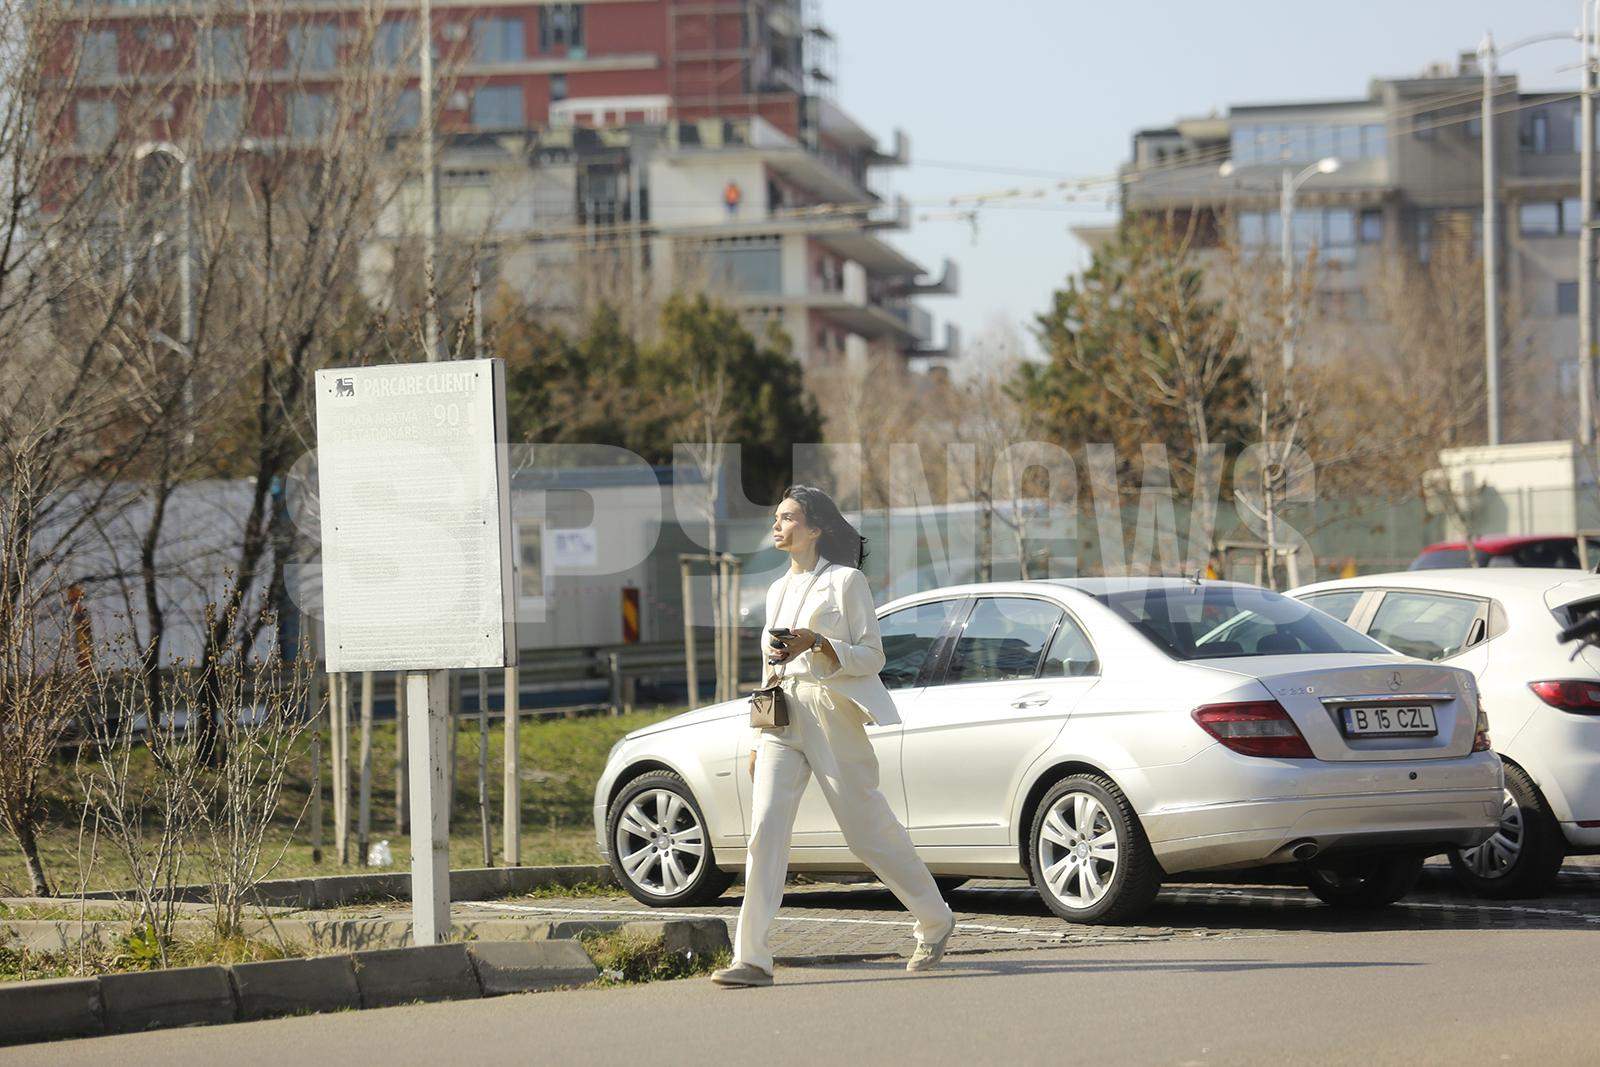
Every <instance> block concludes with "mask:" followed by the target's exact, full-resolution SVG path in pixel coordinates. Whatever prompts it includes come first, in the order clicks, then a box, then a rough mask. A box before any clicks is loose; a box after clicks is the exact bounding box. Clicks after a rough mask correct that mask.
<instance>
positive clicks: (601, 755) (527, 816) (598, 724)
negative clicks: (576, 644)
mask: <svg viewBox="0 0 1600 1067" xmlns="http://www.w3.org/2000/svg"><path fill="white" fill-rule="evenodd" d="M388 684H389V682H388V681H387V680H380V682H379V693H380V694H385V693H386V689H385V687H386V686H387V685H388ZM680 710H681V709H678V708H656V709H654V710H649V711H635V712H633V713H631V714H628V715H618V716H612V715H589V716H582V717H578V718H573V719H566V718H549V719H524V720H523V723H522V727H521V730H520V731H519V734H518V743H519V747H520V750H521V751H520V753H519V763H520V767H521V773H522V788H521V796H522V835H521V836H522V841H521V844H522V862H523V863H525V864H571V863H598V862H599V861H600V857H599V856H598V854H597V853H596V851H595V847H594V833H593V830H592V829H591V819H592V813H591V810H590V805H591V804H592V803H593V799H594V783H595V780H596V779H597V778H599V776H600V772H601V770H602V769H603V768H604V766H605V759H606V754H607V753H608V752H609V751H610V750H611V746H612V744H613V743H614V742H615V741H616V740H617V739H618V738H620V737H621V736H622V735H623V734H625V733H628V732H629V731H630V730H637V729H639V728H640V727H641V726H648V725H650V724H651V723H655V722H659V721H661V720H662V719H664V718H667V717H669V716H671V715H675V714H677V713H678V712H679V711H680ZM358 730H359V727H358V724H356V723H355V722H352V724H351V734H352V737H351V748H352V749H355V747H356V744H357V741H358V737H357V736H355V735H357V734H358ZM323 740H324V743H323V761H324V765H323V774H322V789H323V819H324V821H325V826H324V828H323V835H322V842H323V853H322V859H321V861H320V862H318V861H316V860H314V859H313V858H312V851H311V838H312V829H311V826H310V824H309V819H310V809H309V806H308V803H307V801H308V798H309V796H310V793H311V765H310V762H311V761H310V737H309V735H308V736H307V737H305V738H303V739H302V743H301V746H300V751H299V753H298V755H297V757H296V759H295V763H294V766H293V767H292V768H291V770H290V772H289V774H288V776H287V777H286V779H285V782H284V788H283V795H282V797H281V798H280V802H279V806H278V818H277V824H276V826H275V827H274V831H273V834H272V835H271V837H270V838H269V840H268V842H267V849H266V853H265V856H266V859H267V860H268V861H269V862H270V861H276V866H275V868H274V869H273V871H272V873H271V874H270V875H269V876H268V877H271V878H296V877H305V876H309V875H328V874H349V873H355V872H357V871H361V870H363V869H364V868H362V867H361V865H360V863H359V861H358V858H357V857H356V856H354V855H352V856H351V857H350V859H351V862H350V863H349V864H347V865H341V864H340V863H339V861H338V856H337V855H335V854H334V852H333V830H332V825H331V820H332V816H333V803H332V796H331V792H330V790H331V784H330V774H329V771H328V766H327V760H328V746H327V739H326V737H324V739H323ZM479 747H480V743H479V735H478V729H477V722H476V720H475V719H473V718H471V717H464V718H461V719H459V720H458V733H457V741H456V759H455V767H456V775H455V789H454V791H453V796H452V799H453V807H452V809H451V819H450V825H451V841H450V864H451V866H452V867H480V866H482V865H483V848H482V843H481V833H482V831H481V828H480V824H479V820H478V805H477V794H478V784H477V783H478V778H477V774H478V752H479ZM487 747H488V752H489V815H490V837H491V840H492V842H493V846H494V862H495V863H497V864H498V863H502V862H504V857H503V855H502V854H501V852H500V843H501V839H502V833H501V826H500V810H501V797H502V792H501V788H500V786H501V780H502V775H503V770H502V768H503V766H504V764H503V760H502V753H503V752H504V743H503V730H502V727H501V726H500V725H499V724H493V725H491V727H490V729H489V732H488V746H487ZM394 754H395V729H394V723H393V722H383V723H378V724H375V725H374V727H373V737H372V767H373V782H372V835H371V840H372V842H373V843H376V842H378V841H380V840H388V841H389V845H390V848H391V850H392V851H393V853H394V865H393V866H392V867H388V868H383V869H385V870H394V871H406V870H409V869H410V865H411V854H410V847H409V846H410V842H409V839H408V838H407V837H406V836H404V835H400V834H397V833H395V829H394V817H395V815H394V813H395V805H394V800H395V777H394ZM64 758H65V759H66V760H68V761H70V759H71V757H70V756H67V757H64ZM352 792H353V790H352ZM351 808H352V810H354V808H355V798H354V797H353V796H352V802H351ZM47 814H48V822H47V825H46V826H45V828H44V830H43V832H42V834H41V841H40V844H41V854H42V855H41V858H42V860H43V862H44V866H45V870H46V872H47V874H48V876H49V877H50V879H51V881H52V882H53V883H54V884H55V886H56V888H57V890H58V891H60V892H73V891H77V890H80V889H82V890H93V889H110V888H118V887H121V886H125V885H127V884H128V882H129V876H128V872H127V871H126V869H125V868H124V867H123V865H122V864H121V861H120V860H119V859H118V858H117V857H116V856H115V855H113V854H111V853H110V852H109V850H108V849H107V848H106V845H105V842H103V841H102V842H101V843H100V844H99V846H98V849H97V853H96V854H94V855H90V854H89V850H90V842H89V840H88V839H87V838H84V839H82V840H81V841H80V838H79V833H78V824H79V819H80V815H81V800H80V798H79V796H78V793H77V785H76V781H75V777H74V772H73V767H72V765H71V763H70V762H63V763H58V764H56V765H54V766H53V767H52V768H51V769H50V781H49V793H48V798H47ZM296 820H299V825H298V826H296ZM354 847H355V840H354V831H353V829H352V834H351V848H352V852H353V850H354ZM280 855H281V857H282V858H281V860H280V859H279V857H280ZM181 880H183V881H193V882H199V881H203V880H204V878H203V876H202V872H201V870H200V869H199V867H198V866H197V865H191V867H190V868H189V869H186V870H185V871H184V872H183V877H182V879H181ZM27 893H28V878H27V872H26V869H25V868H24V866H23V861H22V856H21V854H20V852H19V851H18V850H17V847H16V842H15V841H13V840H12V839H11V837H10V836H9V835H0V896H23V895H26V894H27Z"/></svg>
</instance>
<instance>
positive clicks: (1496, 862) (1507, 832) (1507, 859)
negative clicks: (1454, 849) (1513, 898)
mask: <svg viewBox="0 0 1600 1067" xmlns="http://www.w3.org/2000/svg"><path fill="white" fill-rule="evenodd" d="M1522 842H1523V826H1522V805H1520V804H1518V803H1517V798H1516V797H1514V796H1512V795H1511V790H1509V789H1507V790H1506V791H1505V797H1504V799H1503V800H1502V802H1501V806H1500V828H1499V829H1498V830H1496V831H1495V832H1494V836H1493V837H1491V838H1489V840H1487V841H1485V842H1484V843H1483V844H1481V845H1478V846H1476V847H1474V848H1464V849H1462V850H1461V862H1462V863H1463V864H1465V865H1466V867H1467V869H1468V870H1469V871H1471V872H1472V873H1473V874H1475V875H1477V876H1478V877H1479V878H1504V877H1505V876H1506V874H1508V873H1509V872H1510V871H1511V870H1512V869H1513V868H1514V867H1516V865H1517V859H1518V858H1519V857H1520V856H1521V855H1522Z"/></svg>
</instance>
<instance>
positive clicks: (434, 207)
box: [417, 0, 441, 362]
mask: <svg viewBox="0 0 1600 1067" xmlns="http://www.w3.org/2000/svg"><path fill="white" fill-rule="evenodd" d="M417 32H418V33H419V34H421V36H422V41H421V43H420V45H419V46H418V51H419V56H418V58H419V60H420V63H421V71H420V73H421V81H420V83H419V84H418V86H417V108H418V110H419V111H420V112H421V115H419V116H418V117H419V118H420V119H421V121H422V201H423V211H422V215H423V219H422V279H423V284H424V285H425V286H426V288H427V292H425V293H424V294H423V308H422V316H423V322H422V327H423V337H424V340H425V343H426V344H427V348H428V360H429V362H432V361H434V360H437V359H439V358H440V357H441V353H440V348H439V345H440V336H439V166H438V161H437V159H436V158H435V150H434V133H435V130H434V126H435V122H434V106H433V3H432V0H420V3H419V5H418V12H417Z"/></svg>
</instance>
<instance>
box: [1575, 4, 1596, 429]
mask: <svg viewBox="0 0 1600 1067" xmlns="http://www.w3.org/2000/svg"><path fill="white" fill-rule="evenodd" d="M1596 33H1600V0H1593V2H1591V0H1584V3H1583V31H1582V34H1581V39H1580V45H1579V53H1580V56H1581V58H1582V68H1583V93H1582V97H1581V100H1582V103H1581V105H1580V107H1579V116H1580V119H1579V121H1580V123H1581V125H1582V127H1583V131H1582V133H1581V134H1580V142H1581V145H1582V149H1581V151H1582V157H1581V163H1580V166H1579V170H1578V205H1579V206H1578V213H1579V214H1578V218H1579V226H1578V440H1579V441H1580V442H1581V443H1582V444H1584V445H1586V446H1587V445H1592V444H1594V411H1593V404H1594V338H1595V319H1594V311H1595V308H1594V93H1595V58H1596V57H1595V51H1596V50H1595V34H1596Z"/></svg>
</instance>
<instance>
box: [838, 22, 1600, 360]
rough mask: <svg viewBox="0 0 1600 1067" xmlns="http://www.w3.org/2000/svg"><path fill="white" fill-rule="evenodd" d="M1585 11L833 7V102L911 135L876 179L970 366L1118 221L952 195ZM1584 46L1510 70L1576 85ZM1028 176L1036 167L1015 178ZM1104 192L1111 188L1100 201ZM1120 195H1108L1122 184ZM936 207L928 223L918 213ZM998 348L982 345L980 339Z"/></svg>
mask: <svg viewBox="0 0 1600 1067" xmlns="http://www.w3.org/2000/svg"><path fill="white" fill-rule="evenodd" d="M1581 9H1582V0H1342V2H1341V3H1337V4H1334V3H1325V2H1323V3H1308V2H1305V0H1300V2H1289V0H1276V2H1266V0H1181V2H1180V0H1120V2H1107V0H1092V2H1091V0H984V2H982V3H975V2H972V0H965V2H956V0H822V7H821V10H822V19H823V22H824V23H825V24H826V25H827V26H828V28H829V29H830V30H831V31H832V32H833V34H834V35H835V37H836V40H837V61H836V66H835V76H836V90H837V94H836V98H837V100H838V103H839V104H840V105H841V106H842V107H843V108H844V109H845V110H846V111H848V112H849V113H850V114H852V115H853V116H855V118H856V119H857V121H859V122H861V123H862V124H863V125H865V126H866V127H867V128H868V129H870V130H871V131H873V132H874V133H875V134H877V135H878V138H879V140H880V142H881V143H883V144H884V145H885V146H888V145H889V144H890V143H891V142H892V137H893V131H894V130H895V129H896V128H899V129H903V130H905V131H906V133H907V134H908V135H909V137H910V139H911V158H912V165H911V166H910V167H908V168H901V169H886V170H884V171H881V172H879V174H878V176H877V178H876V179H875V180H874V187H875V188H877V189H878V190H879V191H880V192H888V193H891V194H900V195H904V196H906V197H907V198H909V199H910V200H911V202H912V204H913V223H912V227H911V230H910V231H909V232H891V233H890V234H889V236H890V239H891V240H893V241H894V243H895V244H897V245H898V246H899V247H900V248H901V249H903V250H904V251H906V252H907V253H909V254H910V255H912V256H913V257H914V258H915V259H917V260H918V261H919V262H921V263H922V264H923V265H924V266H925V267H927V268H928V269H929V270H930V271H932V272H935V273H937V271H938V268H939V264H940V263H941V262H942V261H943V260H944V259H945V258H947V257H948V258H951V259H954V260H955V261H956V263H957V265H958V267H959V269H960V281H961V286H960V292H959V293H958V294H957V295H955V296H939V297H928V298H925V301H926V302H925V304H924V306H925V307H927V308H928V310H929V311H931V312H932V313H933V314H934V316H935V317H936V318H938V319H949V320H950V321H953V322H955V323H957V324H958V325H959V327H960V329H961V331H962V345H963V348H964V355H965V356H966V357H970V358H968V359H967V360H966V361H967V362H969V363H975V362H977V361H981V360H982V359H984V358H986V356H987V354H988V353H992V352H994V351H995V350H996V347H997V346H996V344H995V342H996V341H997V340H998V339H999V338H1000V337H1001V336H1002V335H1003V333H1004V332H1005V331H1006V330H1007V329H1008V328H1009V329H1010V331H1011V332H1012V334H1013V336H1021V337H1022V338H1023V340H1024V343H1025V344H1030V345H1031V340H1029V339H1028V338H1029V332H1028V331H1029V329H1030V327H1031V325H1032V322H1033V316H1034V315H1035V314H1037V313H1038V312H1040V311H1042V310H1043V309H1044V308H1045V307H1046V306H1047V305H1048V302H1049V299H1050V294H1051V292H1052V291H1053V290H1054V289H1055V288H1057V287H1058V286H1059V285H1060V284H1061V283H1062V282H1063V281H1064V280H1065V279H1066V278H1067V277H1068V276H1069V275H1070V274H1073V273H1075V272H1077V271H1079V270H1081V269H1082V268H1083V266H1084V265H1085V264H1086V263H1087V261H1088V254H1087V251H1086V249H1085V248H1084V246H1083V245H1082V243H1081V242H1079V241H1078V240H1077V239H1076V238H1074V237H1073V236H1072V234H1071V228H1072V227H1073V226H1075V225H1084V224H1093V223H1095V222H1106V221H1110V220H1112V219H1114V218H1115V214H1114V212H1112V211H1109V210H1108V207H1107V204H1106V203H1105V200H1104V197H1103V195H1102V196H1101V198H1100V199H1099V200H1097V201H1090V202H1082V201H1078V202H1071V203H1069V202H1065V201H1063V200H1061V199H1059V198H1056V199H1053V200H1052V201H1050V202H1045V201H1034V202H1031V203H1027V204H1026V205H1025V206H1020V205H1019V206H1016V207H1007V208H998V207H997V208H994V209H990V210H987V211H985V212H983V213H982V215H981V216H980V220H979V223H978V226H977V228H976V230H974V228H973V227H972V226H971V225H970V224H969V223H968V222H966V221H964V220H961V219H952V218H948V217H945V218H941V217H939V216H940V215H941V214H947V213H948V212H949V211H950V208H949V205H948V201H949V198H950V197H952V196H963V195H972V194H978V193H986V192H994V191H999V190H1006V189H1012V188H1023V189H1035V188H1040V187H1051V186H1053V185H1054V182H1056V181H1059V180H1061V179H1072V178H1085V177H1094V176H1102V175H1107V174H1111V173H1114V172H1115V170H1116V168H1117V166H1118V165H1119V164H1121V163H1122V162H1124V161H1125V160H1126V159H1127V157H1128V154H1129V151H1130V145H1131V140H1132V135H1133V131H1134V130H1136V129H1140V128H1144V127H1152V126H1165V125H1169V124H1170V123H1171V122H1172V121H1173V120H1174V119H1176V118H1179V117H1184V116H1192V115H1204V114H1207V113H1208V112H1210V111H1212V110H1213V109H1215V110H1216V111H1217V112H1218V113H1223V114H1225V113H1226V110H1227V108H1228V106H1229V105H1230V104H1246V103H1261V102H1268V101H1292V100H1315V99H1350V98H1362V97H1365V96H1366V94H1367V84H1368V80H1369V79H1370V78H1371V77H1373V76H1394V75H1402V76H1404V75H1414V74H1417V73H1420V72H1421V71H1422V69H1423V68H1424V67H1426V66H1427V65H1428V64H1430V63H1433V62H1436V61H1450V62H1452V63H1453V62H1454V61H1455V58H1456V55H1457V53H1458V52H1461V51H1463V50H1476V48H1477V46H1478V42H1479V41H1481V40H1482V38H1483V35H1484V31H1485V30H1492V31H1493V33H1494V35H1495V38H1496V40H1497V41H1499V42H1501V43H1502V44H1509V43H1512V42H1514V41H1517V40H1520V39H1522V38H1524V37H1529V36H1533V35H1535V34H1543V33H1550V32H1557V31H1561V30H1565V29H1569V28H1572V29H1576V27H1577V25H1578V21H1579V18H1580V14H1581ZM1577 59H1578V46H1577V43H1576V41H1573V42H1570V43H1569V42H1565V41H1557V42H1552V43H1546V44H1538V45H1532V46H1530V47H1528V48H1525V49H1523V50H1521V51H1518V52H1516V53H1514V54H1512V55H1510V56H1507V57H1506V58H1505V60H1504V61H1503V62H1502V69H1504V70H1506V71H1510V72H1515V73H1516V74H1517V75H1518V76H1519V77H1520V79H1521V82H1522V85H1523V87H1524V88H1534V89H1545V88H1576V87H1577V84H1578V74H1577V71H1576V70H1575V69H1572V68H1573V65H1574V64H1575V63H1576V62H1577ZM1012 171H1015V172H1025V173H1011V172H1012ZM1104 188H1105V187H1104V186H1102V187H1101V189H1102V190H1103V189H1104ZM1113 188H1114V187H1113ZM924 215H932V216H934V217H933V218H927V219H925V218H923V216H924ZM986 341H987V342H988V343H987V344H986V343H985V342H986Z"/></svg>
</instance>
